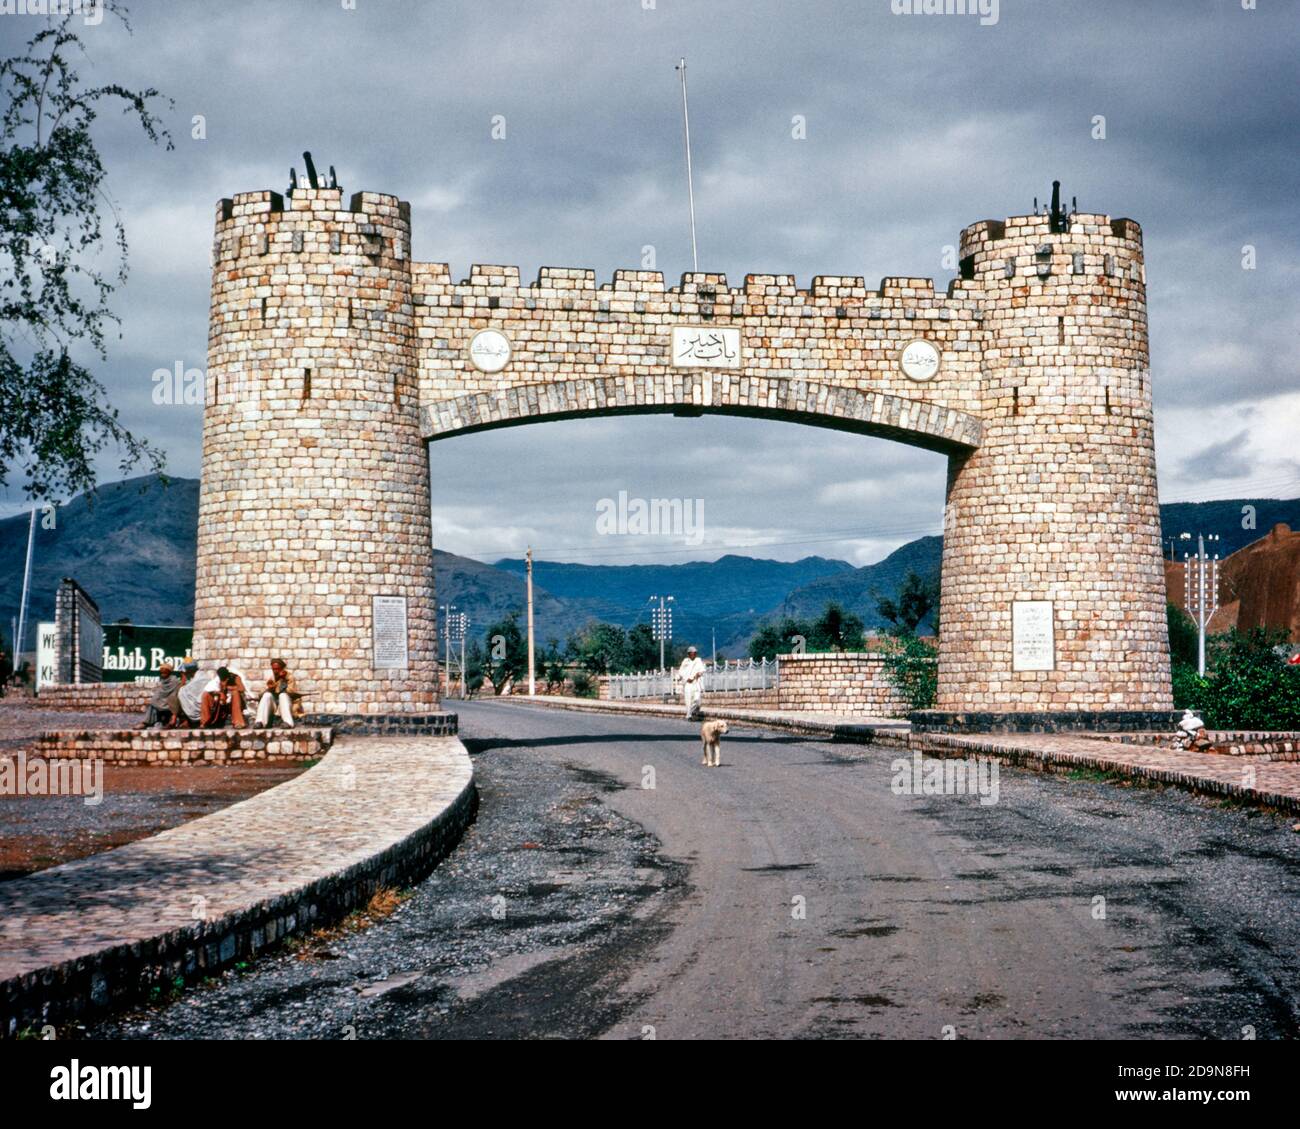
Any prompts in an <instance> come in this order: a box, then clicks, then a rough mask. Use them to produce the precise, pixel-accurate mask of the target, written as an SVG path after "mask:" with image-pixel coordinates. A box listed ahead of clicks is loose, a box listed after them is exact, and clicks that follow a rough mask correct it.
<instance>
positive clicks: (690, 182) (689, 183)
mask: <svg viewBox="0 0 1300 1129" xmlns="http://www.w3.org/2000/svg"><path fill="white" fill-rule="evenodd" d="M677 69H678V70H679V71H681V74H682V124H683V125H684V126H685V127H686V195H687V198H688V199H689V200H690V204H691V269H692V270H693V271H695V273H697V274H698V273H699V270H700V255H699V252H698V250H697V249H696V246H695V180H694V178H693V177H692V175H691V112H690V110H689V108H688V107H687V102H686V60H685V59H682V61H681V62H680V63H678V64H677Z"/></svg>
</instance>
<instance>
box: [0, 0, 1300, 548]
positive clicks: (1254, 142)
mask: <svg viewBox="0 0 1300 1129" xmlns="http://www.w3.org/2000/svg"><path fill="white" fill-rule="evenodd" d="M647 3H649V4H650V6H649V7H647V6H646V4H647ZM893 7H894V6H893V5H891V3H890V0H863V2H859V3H852V4H850V3H831V2H817V3H807V4H803V5H800V6H795V5H791V4H789V3H784V2H781V0H750V2H746V3H735V2H725V0H724V2H718V3H714V4H710V5H709V6H708V7H707V9H706V10H700V9H701V8H702V6H701V5H698V4H694V5H688V4H686V3H685V2H684V0H607V2H603V3H600V2H596V0H567V2H565V3H563V4H559V3H553V4H541V3H524V2H522V0H520V2H508V3H500V4H496V5H493V6H492V7H491V9H490V10H485V6H484V5H481V4H480V5H473V4H470V3H453V2H446V3H438V4H436V5H427V4H424V5H422V4H416V3H415V2H414V0H389V2H387V3H381V2H380V0H357V3H356V5H355V9H349V8H347V7H345V6H344V5H343V4H342V3H319V2H318V3H315V4H312V3H309V2H307V0H286V2H282V3H277V4H275V5H272V4H270V3H266V2H265V0H263V2H261V3H259V2H257V0H245V2H231V3H226V4H222V5H219V6H213V5H209V4H198V3H192V2H188V0H183V2H172V3H169V4H166V5H164V4H161V3H156V2H155V3H135V4H132V5H131V18H132V25H133V28H134V35H131V36H128V35H127V34H126V33H125V31H124V30H123V29H122V28H121V27H120V26H119V25H117V24H116V23H115V22H114V21H113V20H112V19H106V20H105V21H104V22H103V24H101V25H99V26H93V27H87V28H85V29H84V38H85V40H86V45H87V51H88V57H87V58H86V60H84V63H83V65H82V67H81V69H82V72H83V77H84V78H86V79H87V80H88V81H91V82H95V83H102V82H109V81H111V82H117V83H122V84H124V85H127V86H129V87H141V86H156V87H158V88H159V89H160V90H161V91H162V92H163V93H164V94H166V95H168V96H170V97H171V98H173V99H174V101H175V107H174V109H173V110H169V111H167V113H166V115H165V116H166V124H167V126H168V128H169V129H170V131H171V133H172V135H173V138H174V139H175V144H176V149H175V151H173V152H166V151H164V150H162V149H161V148H155V147H153V146H150V145H149V144H148V143H147V142H146V141H145V140H144V139H143V138H142V137H141V136H140V135H139V133H138V130H137V129H133V128H131V126H130V123H129V122H128V121H127V120H125V119H121V118H119V117H118V116H117V115H116V114H112V115H107V114H106V115H104V116H103V117H102V118H101V119H100V121H99V123H98V125H99V127H101V128H100V129H99V132H98V133H97V137H98V140H99V144H100V148H101V152H102V153H103V155H104V158H105V164H106V166H107V169H108V187H109V189H110V191H111V193H112V195H113V200H114V204H115V206H116V208H117V210H118V212H119V213H120V214H121V216H122V218H123V221H124V223H125V225H126V229H127V237H128V240H129V243H130V256H129V264H130V272H131V273H130V278H129V280H128V281H127V283H126V284H125V286H123V287H122V288H121V289H120V290H119V292H118V294H117V295H116V296H115V299H114V302H113V306H114V309H115V310H116V311H117V312H118V313H119V314H120V315H121V318H122V335H121V338H120V339H114V340H111V341H110V355H109V358H108V361H107V362H106V363H105V364H103V365H100V366H98V369H97V371H100V372H101V373H102V378H103V380H104V383H105V384H106V386H107V387H108V389H109V397H110V401H111V403H112V404H113V405H114V406H116V407H118V408H119V409H120V411H121V414H122V417H123V420H124V422H125V423H126V424H127V426H128V427H129V428H131V429H132V430H133V431H135V432H136V433H137V434H139V435H141V436H142V437H144V438H147V439H149V440H150V441H152V442H154V443H157V444H158V445H159V446H161V447H162V448H163V449H164V450H165V451H166V453H167V455H168V464H169V465H168V470H169V472H170V473H172V474H175V475H177V476H181V477H197V476H198V472H199V437H200V425H201V409H199V408H198V407H197V406H185V405H162V406H160V405H155V404H154V403H153V401H152V391H153V387H154V384H153V379H152V376H153V373H154V372H155V371H156V370H158V369H167V370H171V369H173V368H174V367H175V366H176V365H177V364H180V365H181V366H182V368H183V369H190V368H203V367H204V365H205V363H206V339H207V312H208V284H209V279H208V249H209V245H210V242H211V236H212V223H213V207H214V204H215V202H216V200H218V199H219V198H221V197H223V196H230V195H233V194H235V193H236V192H241V191H249V190H256V189H261V188H273V189H276V190H282V189H283V188H284V187H285V185H286V183H287V180H288V169H289V166H290V165H295V166H297V167H298V169H299V171H300V173H301V169H302V158H301V154H302V151H303V150H304V149H310V150H311V151H312V153H313V155H314V157H315V160H316V163H317V165H318V166H319V167H320V168H322V169H325V168H327V167H328V166H330V165H334V166H335V167H336V168H337V170H338V175H339V180H340V182H341V183H342V184H343V186H344V188H345V190H347V191H349V192H351V191H357V190H362V189H368V190H374V191H384V192H392V193H395V194H397V195H399V196H401V197H402V198H403V199H407V200H409V201H410V202H411V207H412V225H413V247H412V252H413V255H414V257H415V258H417V259H421V260H432V261H438V262H448V263H450V265H451V271H452V275H453V277H456V278H461V277H464V276H466V275H468V274H469V272H470V267H471V265H473V264H475V263H503V264H509V265H517V266H518V267H519V268H520V271H521V276H522V277H523V278H524V279H525V280H531V279H532V278H534V277H536V274H537V270H538V268H540V266H542V265H543V264H547V265H558V266H577V267H588V268H593V269H595V271H596V275H597V279H598V281H602V282H603V281H606V280H608V279H609V278H610V277H612V275H613V272H614V270H615V269H616V268H620V267H639V266H640V265H641V263H642V261H643V259H644V255H645V251H644V249H645V248H646V247H652V248H654V256H655V259H656V267H657V269H660V270H662V271H663V272H664V274H665V276H666V278H667V279H668V280H669V283H670V284H672V283H673V282H674V281H675V280H676V278H677V277H678V276H680V274H681V273H682V272H683V271H686V270H689V269H690V237H689V229H688V226H687V219H686V193H685V173H684V167H683V151H682V134H681V107H680V87H679V85H678V77H677V74H676V72H675V70H674V66H675V64H676V62H677V59H678V58H679V57H680V56H683V55H684V56H686V57H687V58H688V60H689V68H690V69H689V76H690V92H691V132H692V142H693V161H694V169H695V187H696V204H697V211H698V226H699V243H700V269H701V270H707V271H721V272H725V273H726V274H727V277H728V279H729V281H730V282H731V283H732V284H736V283H738V282H740V281H741V280H742V279H743V277H744V275H745V274H747V273H766V272H774V273H786V274H795V275H796V277H797V279H798V282H799V284H800V285H802V286H806V285H808V283H809V280H810V279H811V277H812V276H814V275H817V274H845V275H865V276H866V279H867V282H868V285H876V284H877V283H878V280H879V279H880V278H881V277H883V276H885V275H915V276H922V277H924V276H929V277H933V278H934V279H935V285H936V287H937V288H939V289H942V288H943V287H945V286H946V284H947V282H948V280H949V279H950V278H951V277H952V276H953V274H954V271H953V270H952V269H948V267H947V266H946V265H945V264H946V263H949V262H951V259H950V258H949V257H948V255H949V249H950V248H951V246H952V245H953V244H955V243H956V241H957V236H958V233H959V231H960V229H961V228H962V227H964V226H966V225H967V224H969V223H972V222H974V221H976V220H979V219H983V218H1000V217H1004V216H1008V215H1013V214H1023V213H1025V212H1028V211H1030V210H1031V207H1032V203H1033V199H1034V197H1035V196H1037V197H1038V198H1039V201H1040V202H1042V201H1043V200H1044V199H1045V198H1046V196H1047V194H1048V193H1049V192H1050V187H1051V182H1052V180H1053V179H1059V180H1061V181H1062V185H1063V191H1064V193H1065V195H1066V198H1067V199H1068V198H1070V197H1077V198H1078V202H1079V207H1080V208H1081V209H1082V210H1085V211H1101V212H1107V213H1109V214H1111V215H1112V216H1115V217H1119V216H1131V217H1132V218H1134V219H1136V220H1138V221H1139V222H1140V223H1141V224H1142V227H1143V232H1144V236H1145V242H1146V256H1147V278H1148V299H1149V314H1150V326H1151V351H1152V369H1153V376H1154V389H1155V401H1156V431H1157V456H1158V462H1159V473H1160V487H1161V499H1162V501H1175V500H1206V499H1210V498H1215V497H1220V498H1222V497H1237V496H1281V497H1294V496H1296V495H1297V494H1300V452H1298V450H1297V448H1298V446H1300V445H1298V444H1297V442H1296V439H1295V435H1296V434H1297V431H1298V430H1300V379H1298V377H1300V363H1298V362H1297V356H1298V355H1300V354H1298V351H1297V349H1296V335H1297V332H1298V331H1300V311H1298V308H1297V302H1296V294H1297V282H1298V281H1300V234H1298V233H1297V230H1296V226H1297V220H1296V207H1295V198H1296V190H1297V187H1298V183H1297V182H1298V180H1300V178H1297V176H1296V171H1297V169H1296V161H1297V158H1296V154H1297V152H1300V144H1297V142H1300V136H1298V135H1300V84H1297V82H1296V76H1295V62H1294V60H1295V59H1296V58H1297V57H1298V51H1297V48H1300V27H1298V26H1297V24H1298V21H1296V20H1295V19H1294V13H1291V15H1292V18H1291V19H1287V18H1286V14H1285V13H1282V12H1281V11H1279V9H1278V7H1275V6H1270V5H1266V4H1262V5H1260V7H1259V8H1258V9H1255V10H1251V9H1245V8H1243V7H1242V5H1241V2H1240V0H1165V2H1151V3H1145V4H1143V5H1141V6H1140V7H1139V6H1134V5H1131V4H1125V3H1121V2H1118V0H1116V2H1096V3H1088V4H1084V3H1078V2H1077V0H1076V2H1069V0H1033V2H1032V3H1030V2H1029V0H1001V3H1000V4H999V5H997V6H996V11H997V21H996V23H993V24H985V23H981V21H980V20H979V19H978V18H975V17H970V16H957V15H950V16H942V17H939V16H928V17H927V16H899V15H895V14H894V13H893V11H892V8H893ZM39 23H40V20H39V18H38V17H34V16H19V15H7V16H0V50H3V53H4V54H5V55H6V56H7V55H12V54H15V53H17V52H18V51H19V50H20V49H21V47H22V44H23V43H24V42H25V40H26V39H27V38H29V37H30V35H31V34H33V33H34V31H35V30H36V28H37V26H38V25H39ZM196 115H201V117H202V119H203V132H204V134H205V136H204V137H203V138H201V139H200V138H196V137H194V136H193V134H194V133H195V132H196V128H195V126H194V124H193V123H194V121H195V117H196ZM1099 116H1100V117H1104V118H1105V138H1104V139H1098V138H1097V137H1096V133H1097V131H1098V126H1097V119H1098V117H1099ZM498 117H502V118H504V121H505V123H506V136H505V137H504V138H503V139H499V140H498V139H494V138H493V136H492V125H493V120H494V118H498ZM796 119H798V120H800V121H802V123H803V129H802V131H801V130H799V129H796V128H795V122H796ZM800 132H803V133H804V136H803V137H798V136H796V135H797V134H799V133H800ZM1247 247H1250V248H1253V249H1254V268H1253V269H1243V257H1244V256H1245V250H1244V249H1245V248H1247ZM430 452H431V454H430V459H431V469H432V473H433V480H434V484H435V499H436V501H435V505H434V507H433V515H434V531H435V541H436V543H437V545H438V547H439V548H443V549H446V550H448V551H450V552H455V553H459V554H462V555H466V556H473V557H476V558H479V559H482V560H489V561H492V560H496V559H498V558H500V557H503V556H510V557H518V556H521V555H522V553H523V550H524V547H525V546H527V545H530V544H531V545H532V546H533V547H534V548H535V549H536V550H537V551H538V553H539V554H540V555H542V556H546V557H548V558H550V559H556V560H586V561H591V562H593V563H620V562H623V561H637V562H647V563H648V562H677V561H684V560H694V559H713V558H715V557H717V556H721V555H724V554H725V553H728V552H739V553H743V554H745V555H750V556H767V557H774V558H776V559H782V560H793V559H797V558H799V557H803V556H807V555H812V554H817V555H821V556H827V557H837V558H841V559H844V560H848V561H850V562H851V563H853V564H866V563H871V562H873V561H875V560H879V559H880V558H881V557H883V556H885V555H887V553H888V552H890V551H891V550H892V549H894V548H896V547H897V546H898V545H899V544H901V543H903V542H905V541H908V540H910V539H911V538H912V537H915V536H919V535H921V534H924V533H937V532H939V530H940V515H941V510H942V503H943V489H944V469H945V460H944V458H943V457H942V456H939V455H936V454H934V453H931V452H927V451H922V450H918V449H915V448H912V447H908V446H904V445H900V444H897V443H891V442H887V441H885V440H878V439H868V438H864V437H861V436H855V435H850V434H846V433H841V432H835V431H828V430H824V429H819V428H812V427H808V426H803V425H797V424H790V423H778V422H772V421H762V420H752V419H739V418H730V417H720V416H706V417H703V418H700V419H677V418H672V417H661V416H640V417H619V418H600V419H587V420H578V421H566V422H549V423H547V424H545V425H544V426H527V427H517V428H509V429H503V430H499V431H489V432H484V433H481V434H475V435H467V436H460V437H453V438H450V439H446V440H441V441H439V442H436V443H434V444H433V445H432V446H431V448H430ZM97 467H98V469H99V472H100V475H101V479H102V480H103V481H111V480H114V479H116V478H118V477H120V475H119V474H118V471H117V466H116V460H115V458H113V457H111V455H110V456H109V457H106V458H105V459H103V460H102V461H101V462H99V463H97ZM134 473H140V471H139V470H137V471H136V472H134ZM21 481H22V477H21V474H19V473H13V472H12V471H11V474H10V483H9V485H8V487H7V488H5V489H3V490H0V516H5V515H8V514H11V513H14V512H16V511H17V510H19V509H20V508H22V502H21V494H20V491H19V487H20V485H21ZM620 490H625V491H627V492H628V494H629V495H631V496H633V497H641V498H678V499H684V500H695V499H699V500H700V501H701V503H702V505H703V522H704V535H703V538H702V540H700V541H699V542H698V543H696V544H690V543H687V538H684V537H677V538H675V539H674V538H672V537H644V536H642V537H625V538H624V537H605V536H601V535H600V534H599V533H598V531H597V524H596V523H597V515H598V512H599V506H600V502H601V500H602V499H605V498H609V497H616V496H617V494H618V492H619V491H620Z"/></svg>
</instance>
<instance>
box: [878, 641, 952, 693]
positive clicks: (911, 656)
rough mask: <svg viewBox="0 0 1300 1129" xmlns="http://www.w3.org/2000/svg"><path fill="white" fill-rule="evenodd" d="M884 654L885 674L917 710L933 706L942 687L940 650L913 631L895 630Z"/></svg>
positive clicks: (885, 644)
mask: <svg viewBox="0 0 1300 1129" xmlns="http://www.w3.org/2000/svg"><path fill="white" fill-rule="evenodd" d="M883 654H884V658H885V673H886V674H887V675H888V676H889V680H890V682H892V683H893V684H894V687H895V688H896V689H897V690H898V692H899V693H900V694H902V695H903V698H904V699H905V700H906V701H907V704H908V705H909V706H911V708H912V709H914V710H928V709H931V708H933V706H934V700H935V696H936V694H937V693H938V689H939V664H938V662H937V659H938V654H939V652H938V650H937V649H936V648H935V647H933V646H932V645H931V644H929V643H924V642H922V641H921V640H920V639H918V638H917V637H916V636H915V635H913V634H911V633H910V632H903V631H895V632H894V633H892V634H890V635H889V636H887V637H886V640H885V643H884V647H883Z"/></svg>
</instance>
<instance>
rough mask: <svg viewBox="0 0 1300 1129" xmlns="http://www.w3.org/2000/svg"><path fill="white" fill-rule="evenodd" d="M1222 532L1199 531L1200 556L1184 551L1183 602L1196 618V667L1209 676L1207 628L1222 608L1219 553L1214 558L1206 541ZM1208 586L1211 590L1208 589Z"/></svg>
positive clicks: (1186, 538)
mask: <svg viewBox="0 0 1300 1129" xmlns="http://www.w3.org/2000/svg"><path fill="white" fill-rule="evenodd" d="M1191 539H1192V535H1191V534H1190V533H1184V534H1183V535H1182V537H1181V540H1184V541H1190V540H1191ZM1218 540H1219V535H1218V534H1217V533H1211V534H1210V535H1209V536H1208V537H1207V536H1206V535H1205V534H1198V535H1197V538H1196V556H1194V557H1189V556H1188V554H1187V553H1184V554H1183V602H1184V604H1186V605H1188V610H1189V611H1193V612H1194V613H1195V618H1196V670H1197V673H1198V674H1199V675H1200V676H1201V677H1202V678H1204V677H1205V632H1206V629H1207V628H1208V627H1209V624H1210V617H1211V616H1213V615H1214V613H1215V612H1216V611H1218V609H1219V554H1218V553H1215V554H1214V558H1213V559H1212V560H1207V559H1206V556H1205V542H1206V541H1211V542H1214V541H1218ZM1193 570H1195V573H1196V576H1195V584H1196V588H1195V592H1193V590H1192V580H1193V577H1192V572H1193ZM1207 589H1208V591H1207Z"/></svg>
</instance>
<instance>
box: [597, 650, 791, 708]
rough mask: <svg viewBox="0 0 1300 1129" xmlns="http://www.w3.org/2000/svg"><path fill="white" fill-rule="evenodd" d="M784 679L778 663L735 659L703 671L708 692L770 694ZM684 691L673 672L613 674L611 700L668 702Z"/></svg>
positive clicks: (610, 682) (610, 680) (705, 687)
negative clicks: (676, 682)
mask: <svg viewBox="0 0 1300 1129" xmlns="http://www.w3.org/2000/svg"><path fill="white" fill-rule="evenodd" d="M780 677H781V673H780V668H779V665H778V663H777V660H776V659H772V660H771V661H769V660H767V659H763V660H761V661H760V662H754V661H753V660H752V659H736V660H734V661H731V662H722V663H719V664H718V665H717V666H707V667H706V668H705V670H704V689H705V691H709V692H712V691H725V692H732V691H736V690H770V689H772V688H773V687H775V686H776V685H777V683H778V682H779V680H780ZM680 689H681V687H680V686H677V685H675V684H674V678H673V672H672V671H667V672H664V671H658V670H651V671H646V672H645V673H644V674H611V675H610V676H609V696H610V698H611V699H612V700H615V701H620V700H622V699H625V698H666V697H670V696H671V695H672V694H673V693H674V691H680Z"/></svg>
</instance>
